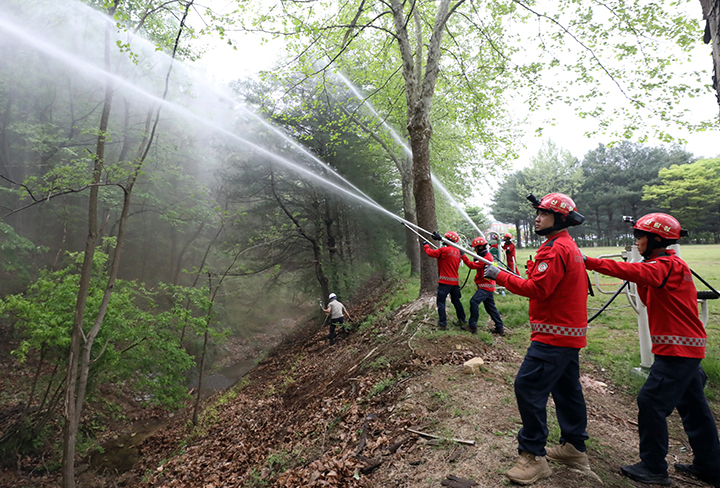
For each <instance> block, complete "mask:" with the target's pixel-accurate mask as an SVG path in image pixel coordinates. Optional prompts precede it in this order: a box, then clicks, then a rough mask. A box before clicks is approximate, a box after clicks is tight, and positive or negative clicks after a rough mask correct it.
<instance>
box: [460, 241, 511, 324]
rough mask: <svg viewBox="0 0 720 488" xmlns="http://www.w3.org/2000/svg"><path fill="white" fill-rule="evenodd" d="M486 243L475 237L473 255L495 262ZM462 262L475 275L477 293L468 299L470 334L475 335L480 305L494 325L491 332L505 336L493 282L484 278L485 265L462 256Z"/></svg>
mask: <svg viewBox="0 0 720 488" xmlns="http://www.w3.org/2000/svg"><path fill="white" fill-rule="evenodd" d="M487 245H488V242H487V240H485V238H484V237H476V238H475V239H473V241H472V247H474V248H475V253H476V254H477V255H478V256H480V257H481V258H484V259H486V260H488V261H495V260H494V259H493V257H492V254H490V253H489V252H488V250H487ZM461 257H462V260H463V263H465V265H466V266H467V267H468V268H470V269H476V270H477V274H476V275H475V285H477V291H476V292H475V294H474V295H473V296H472V298H471V299H470V320H469V321H468V326H469V327H470V332H472V333H473V334H477V322H478V317H479V316H480V304H481V303H482V304H483V306H484V307H485V311H486V312H487V313H488V315H489V316H490V318H491V319H492V321H493V322H494V323H495V328H494V329H493V330H492V331H491V332H493V333H494V334H499V335H505V328H504V325H503V321H502V318H500V312H498V309H497V307H496V306H495V297H494V294H495V281H494V280H488V279H486V278H485V276H483V275H484V273H485V266H487V264H486V263H484V262H482V261H480V260H478V261H475V262H473V261H470V259H469V258H468V257H467V256H465V254H462V256H461Z"/></svg>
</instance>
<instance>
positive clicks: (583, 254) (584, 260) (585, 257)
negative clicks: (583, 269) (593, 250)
mask: <svg viewBox="0 0 720 488" xmlns="http://www.w3.org/2000/svg"><path fill="white" fill-rule="evenodd" d="M580 254H582V257H583V263H585V262H587V256H586V255H585V253H584V252H581V253H580Z"/></svg>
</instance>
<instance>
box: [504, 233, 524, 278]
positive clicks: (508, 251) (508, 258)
mask: <svg viewBox="0 0 720 488" xmlns="http://www.w3.org/2000/svg"><path fill="white" fill-rule="evenodd" d="M511 239H512V234H511V233H509V232H507V233H506V234H505V235H504V236H503V240H504V241H505V243H504V244H503V251H505V262H506V263H507V266H508V269H510V271H512V272H513V273H515V274H520V272H519V271H518V269H517V262H516V261H517V260H516V259H515V244H513V242H512V241H511Z"/></svg>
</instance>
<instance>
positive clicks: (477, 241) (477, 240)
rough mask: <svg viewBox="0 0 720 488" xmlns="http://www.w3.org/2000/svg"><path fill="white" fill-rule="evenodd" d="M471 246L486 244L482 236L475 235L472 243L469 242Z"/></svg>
mask: <svg viewBox="0 0 720 488" xmlns="http://www.w3.org/2000/svg"><path fill="white" fill-rule="evenodd" d="M470 245H471V246H472V247H478V246H485V245H487V241H486V240H485V238H484V237H476V238H475V239H473V240H472V243H471V244H470Z"/></svg>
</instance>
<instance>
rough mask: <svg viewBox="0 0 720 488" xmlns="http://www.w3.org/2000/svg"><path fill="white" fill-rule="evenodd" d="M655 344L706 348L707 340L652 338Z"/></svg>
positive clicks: (698, 338) (673, 337)
mask: <svg viewBox="0 0 720 488" xmlns="http://www.w3.org/2000/svg"><path fill="white" fill-rule="evenodd" d="M650 340H651V341H652V343H653V344H670V345H673V346H689V347H705V345H706V344H707V339H705V338H703V337H683V336H667V335H665V336H650Z"/></svg>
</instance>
